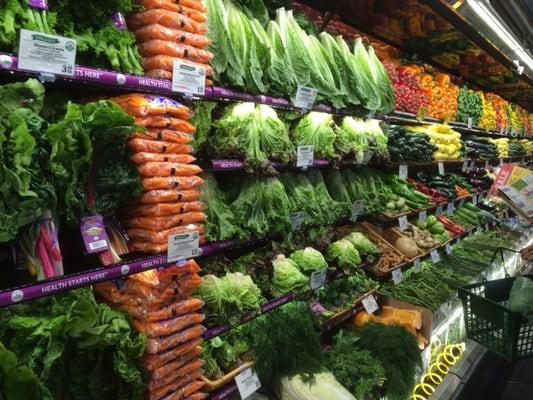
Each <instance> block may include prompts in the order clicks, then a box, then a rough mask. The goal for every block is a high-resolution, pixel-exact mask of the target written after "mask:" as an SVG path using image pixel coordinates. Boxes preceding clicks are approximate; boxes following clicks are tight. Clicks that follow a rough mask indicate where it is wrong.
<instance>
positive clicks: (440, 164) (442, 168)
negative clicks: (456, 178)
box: [438, 161, 444, 175]
mask: <svg viewBox="0 0 533 400" xmlns="http://www.w3.org/2000/svg"><path fill="white" fill-rule="evenodd" d="M438 166H439V175H444V163H443V162H442V161H439V164H438Z"/></svg>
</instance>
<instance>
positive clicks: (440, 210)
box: [435, 205, 442, 217]
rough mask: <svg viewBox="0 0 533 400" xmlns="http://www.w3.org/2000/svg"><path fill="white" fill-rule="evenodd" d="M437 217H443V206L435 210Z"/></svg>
mask: <svg viewBox="0 0 533 400" xmlns="http://www.w3.org/2000/svg"><path fill="white" fill-rule="evenodd" d="M435 215H436V216H437V217H438V216H439V215H442V205H439V206H437V209H436V210H435Z"/></svg>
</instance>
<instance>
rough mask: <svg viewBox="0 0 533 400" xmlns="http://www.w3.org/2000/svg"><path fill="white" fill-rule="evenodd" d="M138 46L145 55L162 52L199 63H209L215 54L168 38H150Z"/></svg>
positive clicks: (154, 54)
mask: <svg viewBox="0 0 533 400" xmlns="http://www.w3.org/2000/svg"><path fill="white" fill-rule="evenodd" d="M137 47H138V49H139V53H141V55H142V56H143V57H153V56H157V55H160V54H162V55H167V56H170V57H178V58H184V59H187V60H191V61H195V62H199V63H208V62H209V61H211V59H212V58H213V54H212V53H210V52H208V51H205V50H201V49H195V48H194V47H192V46H189V45H187V44H183V43H176V42H171V41H168V40H159V39H156V40H150V41H149V42H144V43H141V44H139V45H137Z"/></svg>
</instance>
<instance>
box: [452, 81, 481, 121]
mask: <svg viewBox="0 0 533 400" xmlns="http://www.w3.org/2000/svg"><path fill="white" fill-rule="evenodd" d="M482 114H483V102H482V100H481V96H480V95H479V94H478V93H477V92H474V91H473V90H470V89H468V87H466V86H462V87H461V88H460V89H459V96H458V97H457V117H456V119H457V121H459V122H463V123H465V124H466V123H468V119H469V118H471V119H472V126H477V125H479V120H480V118H481V115H482Z"/></svg>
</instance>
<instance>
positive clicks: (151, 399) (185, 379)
mask: <svg viewBox="0 0 533 400" xmlns="http://www.w3.org/2000/svg"><path fill="white" fill-rule="evenodd" d="M175 376H178V377H179V378H178V379H175V380H174V381H172V382H171V383H168V384H166V385H164V386H162V387H160V388H159V389H155V390H150V389H148V393H147V395H146V399H147V400H159V399H161V398H163V397H165V396H166V395H167V394H169V393H172V392H174V391H176V390H177V389H179V388H181V387H182V386H185V385H186V384H188V383H190V382H192V381H194V380H196V379H198V378H200V376H202V373H201V371H200V370H197V371H193V372H192V373H190V374H187V375H177V374H176V375H175Z"/></svg>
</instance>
